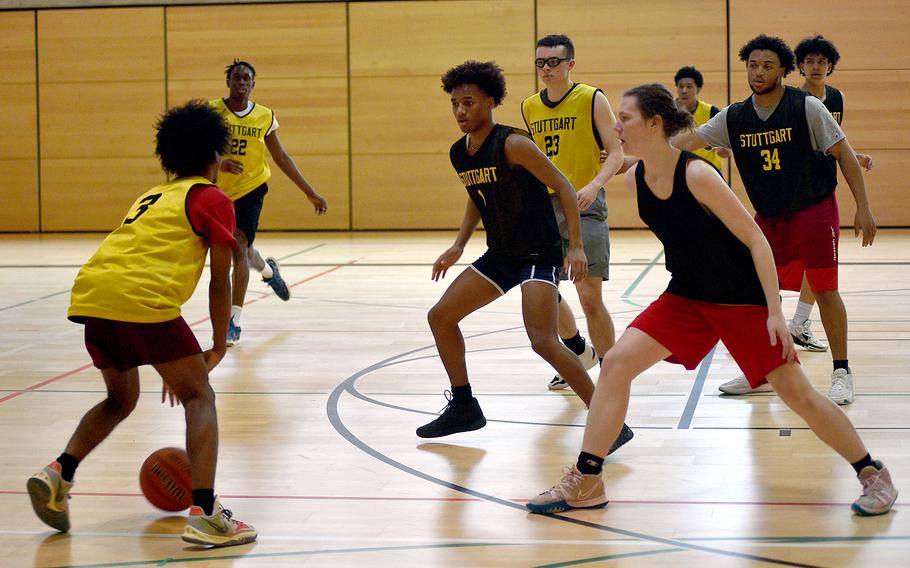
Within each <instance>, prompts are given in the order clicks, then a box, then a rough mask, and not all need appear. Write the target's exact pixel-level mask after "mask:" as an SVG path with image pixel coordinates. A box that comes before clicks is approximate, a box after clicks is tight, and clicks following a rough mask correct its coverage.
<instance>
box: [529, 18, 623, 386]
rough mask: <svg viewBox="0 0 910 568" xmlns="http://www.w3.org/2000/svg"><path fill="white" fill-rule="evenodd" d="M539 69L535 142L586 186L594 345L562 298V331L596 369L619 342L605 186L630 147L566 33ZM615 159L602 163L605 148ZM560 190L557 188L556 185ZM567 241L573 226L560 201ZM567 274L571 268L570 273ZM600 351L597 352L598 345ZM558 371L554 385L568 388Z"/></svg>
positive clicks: (532, 114) (541, 52) (538, 59)
mask: <svg viewBox="0 0 910 568" xmlns="http://www.w3.org/2000/svg"><path fill="white" fill-rule="evenodd" d="M534 63H535V65H536V67H537V76H538V77H539V78H540V81H541V82H542V83H543V84H544V89H543V90H542V91H540V92H539V93H535V94H533V95H531V96H530V97H528V98H527V99H525V100H524V101H523V102H522V103H521V114H522V116H523V117H524V120H525V124H526V125H527V127H528V131H529V132H530V133H531V137H532V138H533V139H534V142H535V143H536V144H537V146H538V147H540V149H541V150H543V151H544V153H545V154H546V155H547V156H548V157H549V158H550V159H551V160H552V161H553V163H554V164H556V167H558V168H559V170H560V171H561V172H562V173H564V174H565V175H566V177H568V178H569V181H571V182H572V185H573V186H574V187H576V188H578V208H579V209H580V210H581V226H582V240H583V241H584V246H585V255H587V257H588V276H587V278H585V279H584V280H583V281H581V282H577V283H576V284H575V289H576V290H577V291H578V297H579V300H580V302H581V308H582V311H584V314H585V318H586V319H587V321H588V333H589V334H590V337H591V341H592V343H593V347H592V346H590V345H586V344H585V340H584V339H583V338H582V337H581V335H580V334H579V331H578V327H577V326H576V325H575V316H574V314H573V313H572V309H571V308H570V307H569V305H568V303H567V302H565V301H564V299H562V301H560V303H559V337H560V338H561V339H562V340H563V342H564V343H565V344H566V345H567V346H568V347H569V349H571V350H572V351H574V352H575V353H576V354H577V355H579V357H581V359H582V361H583V362H584V363H585V366H586V367H587V368H588V369H590V368H591V367H593V366H594V365H595V364H597V358H598V356H600V357H601V358H603V356H604V354H605V353H606V352H607V350H608V349H609V348H610V347H612V346H613V343H614V342H615V330H614V328H613V320H612V319H611V318H610V313H609V312H608V311H607V308H606V306H605V305H604V301H603V295H602V291H601V290H602V287H603V281H604V280H607V279H609V275H610V265H609V263H610V239H609V234H608V225H607V201H606V195H605V192H604V189H603V186H604V184H605V183H607V181H608V180H609V179H610V178H611V177H613V175H614V174H616V172H617V171H618V170H619V168H620V166H622V163H623V154H622V147H621V146H620V143H619V138H618V137H617V136H616V132H615V131H614V130H613V127H614V125H615V124H616V118H615V117H614V115H613V110H612V109H611V108H610V102H609V101H608V100H607V97H606V95H604V93H603V91H601V90H600V89H598V88H596V87H592V86H590V85H585V84H583V83H576V82H574V81H573V80H572V77H571V72H572V69H574V68H575V46H574V45H573V44H572V40H571V39H569V38H568V37H567V36H564V35H548V36H545V37H543V38H541V39H540V40H538V42H537V50H536V53H535V62H534ZM602 149H606V150H607V158H606V160H605V161H604V162H603V163H600V160H599V157H600V151H601V150H602ZM551 194H552V190H551ZM556 211H557V212H556V216H557V220H558V221H559V225H560V232H561V233H562V237H563V241H564V242H565V239H566V227H565V223H564V222H563V220H562V218H561V217H560V212H559V210H558V208H556ZM563 278H565V275H563ZM595 350H596V352H595ZM566 386H567V385H566V383H565V381H563V380H562V377H560V376H559V375H557V376H556V377H554V378H553V380H552V381H550V384H549V388H550V390H558V389H564V388H566Z"/></svg>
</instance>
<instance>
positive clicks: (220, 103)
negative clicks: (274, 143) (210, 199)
mask: <svg viewBox="0 0 910 568" xmlns="http://www.w3.org/2000/svg"><path fill="white" fill-rule="evenodd" d="M209 104H210V105H211V106H212V108H214V109H215V110H217V111H218V112H219V113H221V115H222V116H224V118H225V120H227V122H228V124H229V125H230V127H231V150H230V153H229V154H228V155H226V156H224V157H225V158H230V159H232V160H237V161H238V162H241V163H243V172H241V173H239V174H232V173H229V172H225V171H221V172H218V187H220V188H221V189H222V191H224V192H225V193H226V194H227V196H228V197H230V198H231V199H233V200H234V201H237V200H238V199H240V198H241V197H243V196H244V195H246V194H247V193H249V192H251V191H253V190H254V189H256V188H257V187H259V186H260V185H262V184H264V183H265V182H266V181H268V179H269V177H271V175H272V170H271V169H270V168H269V162H268V160H266V158H265V151H266V147H265V135H266V134H268V132H269V128H271V127H272V123H273V122H274V120H275V113H274V112H272V110H271V109H270V108H268V107H264V106H262V105H260V104H257V103H253V108H252V109H251V110H250V112H249V113H247V114H245V115H244V116H238V115H237V114H236V113H235V112H234V111H232V110H231V109H229V108H228V107H227V105H226V104H225V103H224V99H215V100H213V101H209Z"/></svg>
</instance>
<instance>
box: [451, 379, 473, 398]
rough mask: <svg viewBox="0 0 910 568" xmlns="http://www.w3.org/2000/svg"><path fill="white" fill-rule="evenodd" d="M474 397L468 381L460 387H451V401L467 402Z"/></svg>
mask: <svg viewBox="0 0 910 568" xmlns="http://www.w3.org/2000/svg"><path fill="white" fill-rule="evenodd" d="M472 398H474V394H473V393H472V392H471V385H470V383H468V384H466V385H464V386H461V387H452V402H469V401H470V400H471V399H472Z"/></svg>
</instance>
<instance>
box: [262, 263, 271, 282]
mask: <svg viewBox="0 0 910 568" xmlns="http://www.w3.org/2000/svg"><path fill="white" fill-rule="evenodd" d="M259 274H261V275H262V278H263V279H265V280H271V278H272V276H274V275H275V273H274V272H272V267H271V266H269V263H268V262H266V263H265V268H263V269H262V270H260V271H259Z"/></svg>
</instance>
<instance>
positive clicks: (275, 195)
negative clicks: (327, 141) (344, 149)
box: [259, 127, 351, 230]
mask: <svg viewBox="0 0 910 568" xmlns="http://www.w3.org/2000/svg"><path fill="white" fill-rule="evenodd" d="M282 128H283V127H282ZM282 140H283V139H282ZM294 161H295V162H296V163H297V167H298V168H300V171H301V173H302V174H303V177H305V178H306V180H307V181H308V182H310V185H312V186H313V187H314V188H316V191H318V192H319V193H320V195H322V196H323V197H325V199H326V201H328V204H329V210H328V212H327V213H326V214H325V215H322V216H317V215H316V214H315V213H314V212H313V206H312V205H311V204H310V202H309V201H307V198H306V196H305V195H304V194H303V192H302V191H300V189H298V188H297V186H296V185H294V182H292V181H291V180H290V179H289V178H288V177H287V176H285V175H284V174H283V173H282V172H281V170H279V169H278V166H276V165H275V163H274V162H272V161H270V166H271V168H272V178H271V179H270V180H269V182H268V183H269V193H268V195H267V196H266V198H265V205H264V206H263V208H262V218H261V220H260V224H259V226H260V227H261V228H262V229H271V230H288V229H323V230H324V229H348V228H349V225H350V208H351V204H350V200H349V192H348V188H349V187H350V184H349V182H348V157H347V155H346V154H345V155H333V156H328V155H316V156H310V155H302V156H295V157H294Z"/></svg>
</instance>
